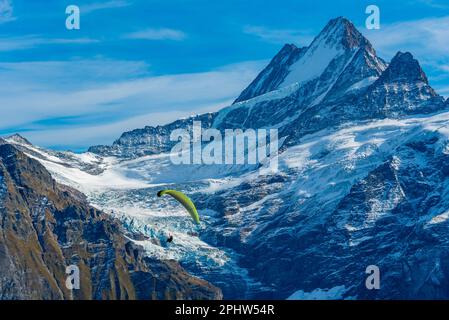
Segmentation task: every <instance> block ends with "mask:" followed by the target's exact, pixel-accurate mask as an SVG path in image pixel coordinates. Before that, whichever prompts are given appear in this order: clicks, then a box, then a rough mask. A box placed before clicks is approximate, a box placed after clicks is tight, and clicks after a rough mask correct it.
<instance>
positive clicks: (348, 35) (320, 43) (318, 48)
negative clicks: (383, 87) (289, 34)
mask: <svg viewBox="0 0 449 320" xmlns="http://www.w3.org/2000/svg"><path fill="white" fill-rule="evenodd" d="M356 52H357V54H356V55H357V56H355V57H354V53H356ZM351 60H355V61H357V63H358V66H357V68H358V69H361V68H363V67H364V68H365V69H366V70H365V72H364V73H365V74H364V75H363V76H366V73H370V72H369V70H370V69H373V72H371V75H373V76H375V75H377V76H378V74H379V73H380V72H381V71H382V70H383V69H385V63H384V62H383V61H382V60H381V59H379V58H377V56H376V53H375V51H374V49H373V47H372V45H371V43H370V42H369V41H368V40H367V39H366V38H365V37H364V36H363V35H362V34H361V33H360V32H359V31H358V30H357V29H356V28H355V26H354V25H353V24H352V22H350V21H349V20H347V19H346V18H343V17H339V18H336V19H332V20H331V21H329V23H328V24H327V25H326V26H325V27H324V29H323V30H322V31H321V32H320V33H319V35H318V36H317V37H315V39H314V40H313V41H312V43H311V44H310V45H309V46H308V47H304V48H297V47H296V46H294V45H292V44H287V45H285V46H284V47H283V48H282V49H281V51H279V53H278V54H277V55H276V56H275V57H274V58H273V60H272V61H271V62H270V64H269V65H268V66H267V67H266V68H265V69H264V70H263V71H262V72H261V73H260V74H259V76H258V77H257V78H256V79H255V80H254V81H253V82H252V83H251V84H250V85H249V86H248V87H247V88H246V89H245V90H244V91H243V92H242V94H241V95H240V96H239V97H238V98H237V100H236V102H241V101H244V100H248V99H251V98H254V97H256V96H259V95H261V94H264V93H267V92H269V91H273V90H275V89H279V88H282V87H286V86H288V85H291V84H294V83H305V82H307V81H311V80H314V79H316V78H319V77H321V76H322V75H323V74H324V73H332V74H333V75H334V76H335V75H338V74H339V73H340V72H341V71H342V70H336V69H337V68H339V69H340V68H344V67H347V66H348V64H349V63H350V62H351ZM363 60H365V61H363ZM364 64H365V66H363V65H364ZM331 65H332V69H328V68H327V67H328V66H331ZM355 69H356V67H354V68H353V71H355ZM353 76H354V74H353ZM348 80H349V79H348ZM344 83H347V81H345V82H344ZM318 91H319V90H318Z"/></svg>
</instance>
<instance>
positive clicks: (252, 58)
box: [0, 0, 449, 151]
mask: <svg viewBox="0 0 449 320" xmlns="http://www.w3.org/2000/svg"><path fill="white" fill-rule="evenodd" d="M446 2H447V1H446ZM70 4H75V5H78V6H79V7H80V9H81V29H80V30H67V29H66V28H65V19H66V14H65V8H66V6H68V5H70ZM369 4H375V5H377V6H379V8H380V13H381V29H380V30H372V31H368V30H366V29H365V28H364V27H363V26H364V21H365V19H366V17H367V15H366V14H365V8H366V6H367V5H369ZM337 16H345V17H347V18H349V19H350V20H351V21H353V22H354V24H355V25H356V26H357V27H358V28H359V30H360V31H361V32H362V33H364V34H365V35H366V36H367V37H368V39H369V40H371V42H372V43H373V45H374V47H375V48H376V49H377V51H378V54H379V55H380V56H381V57H383V58H384V59H386V60H390V59H391V58H392V56H393V55H394V54H395V53H396V52H397V51H398V50H401V51H410V52H412V53H413V54H414V55H415V56H416V57H417V58H418V59H419V60H420V62H421V64H422V66H423V68H424V70H425V71H426V73H427V74H428V76H429V78H430V81H431V84H432V85H433V86H434V88H436V89H437V91H438V92H439V93H441V94H443V95H445V96H448V95H449V32H447V30H449V4H445V1H439V0H410V1H407V0H403V1H354V0H345V1H327V0H326V1H319V0H317V1H301V0H277V1H274V0H273V1H271V0H270V1H263V0H239V1H237V0H226V1H210V0H207V1H206V0H204V1H203V0H196V1H193V0H192V1H188V0H160V1H159V0H158V1H151V0H89V1H87V0H83V1H81V0H71V1H62V0H46V1H26V0H0V135H7V134H11V133H14V132H19V133H21V134H23V135H24V136H26V137H27V138H29V139H30V140H31V141H32V142H33V143H36V144H38V145H41V146H45V147H50V148H56V149H72V150H76V151H81V150H84V149H85V148H87V147H88V146H90V145H94V144H100V143H107V144H109V143H111V142H112V141H113V140H114V139H116V138H117V137H118V136H119V135H120V134H121V133H122V132H123V131H125V130H130V129H133V128H137V127H143V126H145V125H155V124H163V123H167V122H169V121H171V120H174V119H176V118H178V117H185V116H188V115H190V114H195V113H201V112H205V111H214V110H217V109H219V108H221V107H223V106H226V105H227V104H229V103H231V102H232V100H233V99H235V97H236V96H237V95H238V94H239V93H240V91H241V90H242V89H243V88H244V87H245V86H246V85H247V84H248V83H249V82H250V81H251V80H252V79H253V78H254V77H255V76H256V74H257V73H258V71H260V70H261V68H263V66H264V65H265V64H266V63H267V61H268V60H269V59H271V58H272V57H273V55H274V54H276V52H277V51H278V50H279V49H280V48H281V47H282V45H283V44H284V43H287V42H289V43H295V44H297V45H299V46H304V45H307V44H309V43H310V41H311V40H312V39H313V37H314V36H315V35H317V33H318V32H319V31H320V30H321V29H322V28H323V27H324V25H325V24H326V23H327V21H328V20H329V19H331V18H334V17H337Z"/></svg>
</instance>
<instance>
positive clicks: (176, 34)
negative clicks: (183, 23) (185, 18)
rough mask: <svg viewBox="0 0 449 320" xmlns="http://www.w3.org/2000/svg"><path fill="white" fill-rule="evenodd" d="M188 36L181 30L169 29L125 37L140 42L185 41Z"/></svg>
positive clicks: (136, 33) (157, 29)
mask: <svg viewBox="0 0 449 320" xmlns="http://www.w3.org/2000/svg"><path fill="white" fill-rule="evenodd" d="M186 37H187V35H186V34H185V33H184V32H183V31H181V30H175V29H169V28H149V29H145V30H140V31H136V32H131V33H128V34H125V35H124V38H126V39H139V40H174V41H181V40H184V39H185V38H186Z"/></svg>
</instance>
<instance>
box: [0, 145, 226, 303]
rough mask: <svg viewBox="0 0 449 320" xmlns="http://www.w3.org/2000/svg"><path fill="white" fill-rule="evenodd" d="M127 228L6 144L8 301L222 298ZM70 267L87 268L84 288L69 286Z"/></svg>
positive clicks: (3, 266)
mask: <svg viewBox="0 0 449 320" xmlns="http://www.w3.org/2000/svg"><path fill="white" fill-rule="evenodd" d="M125 233H126V232H125V230H123V228H122V227H121V225H120V224H119V223H118V221H116V220H114V219H113V218H112V217H110V216H108V215H106V214H104V213H102V212H101V211H98V210H97V209H95V208H93V207H91V206H89V205H88V204H87V202H86V200H85V198H84V196H83V195H82V194H80V193H79V192H77V191H75V190H73V189H71V188H69V187H66V186H63V185H59V184H58V183H56V182H55V181H54V180H53V178H52V177H51V175H50V174H49V173H48V171H47V170H46V169H45V168H44V167H43V166H42V165H41V164H40V163H39V162H38V161H36V160H33V159H30V158H29V157H28V156H26V155H25V154H23V153H22V152H21V151H19V150H17V149H16V148H15V147H14V146H12V145H11V144H7V143H5V142H4V141H3V142H2V143H1V144H0V299H218V298H220V297H221V292H220V290H219V289H217V288H215V287H213V286H212V285H210V284H208V283H207V282H205V281H203V280H200V279H198V278H195V277H192V276H190V275H189V274H187V273H186V272H185V271H184V270H183V269H182V268H181V267H180V266H179V265H178V264H177V263H176V262H174V261H158V260H155V259H149V258H145V257H144V254H143V251H142V248H141V247H138V246H136V245H135V244H133V243H132V241H130V240H128V239H127V237H126V236H125ZM128 236H129V237H133V236H136V235H132V234H129V233H128ZM69 265H76V266H78V267H79V269H80V276H81V287H80V290H68V289H67V288H66V285H65V281H66V277H67V275H66V274H65V271H66V267H67V266H69Z"/></svg>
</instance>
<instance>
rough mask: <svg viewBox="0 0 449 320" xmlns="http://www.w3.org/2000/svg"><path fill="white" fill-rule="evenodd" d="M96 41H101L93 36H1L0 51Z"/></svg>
mask: <svg viewBox="0 0 449 320" xmlns="http://www.w3.org/2000/svg"><path fill="white" fill-rule="evenodd" d="M95 42H99V41H98V40H96V39H91V38H45V37H41V36H38V35H27V36H21V37H0V51H14V50H25V49H31V48H35V47H38V46H41V45H58V44H61V45H63V44H88V43H95Z"/></svg>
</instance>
